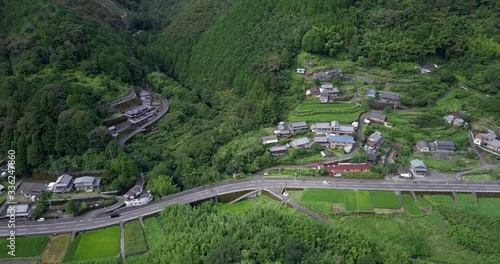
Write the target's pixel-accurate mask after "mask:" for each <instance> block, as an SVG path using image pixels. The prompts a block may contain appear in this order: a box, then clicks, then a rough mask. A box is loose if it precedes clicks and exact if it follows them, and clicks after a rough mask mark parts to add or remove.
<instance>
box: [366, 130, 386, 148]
mask: <svg viewBox="0 0 500 264" xmlns="http://www.w3.org/2000/svg"><path fill="white" fill-rule="evenodd" d="M383 143H384V138H383V137H382V133H380V132H378V131H375V132H373V133H372V134H371V135H370V136H369V137H368V138H367V139H366V144H365V147H367V148H370V149H378V147H380V145H382V144H383Z"/></svg>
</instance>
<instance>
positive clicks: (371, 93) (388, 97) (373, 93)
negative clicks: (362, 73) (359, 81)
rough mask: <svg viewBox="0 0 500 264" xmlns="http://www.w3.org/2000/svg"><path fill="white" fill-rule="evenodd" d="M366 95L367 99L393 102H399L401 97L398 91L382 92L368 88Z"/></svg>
mask: <svg viewBox="0 0 500 264" xmlns="http://www.w3.org/2000/svg"><path fill="white" fill-rule="evenodd" d="M365 97H366V98H367V99H379V100H380V101H383V102H387V103H393V104H398V103H399V99H400V96H399V94H397V93H389V92H382V91H377V90H375V89H370V90H368V92H366V94H365Z"/></svg>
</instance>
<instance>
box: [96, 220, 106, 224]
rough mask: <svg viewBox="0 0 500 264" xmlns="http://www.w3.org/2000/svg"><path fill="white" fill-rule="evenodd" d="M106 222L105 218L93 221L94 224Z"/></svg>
mask: <svg viewBox="0 0 500 264" xmlns="http://www.w3.org/2000/svg"><path fill="white" fill-rule="evenodd" d="M104 222H106V220H99V221H95V223H96V224H99V223H104Z"/></svg>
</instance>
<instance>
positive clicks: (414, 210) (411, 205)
mask: <svg viewBox="0 0 500 264" xmlns="http://www.w3.org/2000/svg"><path fill="white" fill-rule="evenodd" d="M403 200H404V201H405V204H406V210H407V211H408V214H409V215H410V216H421V215H423V213H422V210H420V206H419V205H418V204H417V203H416V202H415V200H413V197H411V195H409V194H403Z"/></svg>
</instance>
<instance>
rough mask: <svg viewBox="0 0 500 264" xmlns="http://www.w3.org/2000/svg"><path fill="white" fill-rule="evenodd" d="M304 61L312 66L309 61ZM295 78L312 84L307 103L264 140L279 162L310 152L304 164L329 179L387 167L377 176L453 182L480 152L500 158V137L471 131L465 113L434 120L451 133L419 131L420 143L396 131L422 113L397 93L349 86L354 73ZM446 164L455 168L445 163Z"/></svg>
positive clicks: (423, 70)
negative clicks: (294, 152) (293, 153)
mask: <svg viewBox="0 0 500 264" xmlns="http://www.w3.org/2000/svg"><path fill="white" fill-rule="evenodd" d="M306 64H312V63H311V61H310V60H308V62H307V63H306ZM438 68H439V67H438V66H437V65H436V64H426V65H423V66H421V67H416V71H418V73H419V74H420V75H421V76H424V77H425V76H429V75H430V74H431V73H432V72H433V71H435V70H437V69H438ZM296 74H297V75H299V76H303V78H304V80H305V83H306V85H307V83H310V85H311V86H310V87H308V88H306V91H305V97H306V98H305V101H304V102H303V103H302V104H300V105H299V106H298V107H297V109H296V110H295V111H294V112H292V116H291V118H289V120H290V121H289V122H280V123H279V124H277V126H276V127H275V128H274V130H273V135H268V136H264V137H261V139H260V141H261V144H262V145H264V146H265V148H266V149H267V150H268V151H269V152H270V154H271V155H272V156H273V157H275V158H276V159H277V162H278V164H279V160H280V159H282V158H283V157H286V155H288V154H289V152H290V151H291V150H295V149H305V150H307V151H308V152H309V153H311V154H309V155H311V157H312V156H314V157H317V158H316V159H314V158H311V159H302V160H307V161H309V162H308V163H307V166H304V167H308V168H310V169H313V170H318V171H319V170H321V169H324V170H326V173H327V174H328V175H330V176H335V177H341V176H343V174H345V175H349V177H353V176H354V175H353V174H359V175H360V176H354V177H363V176H361V175H362V174H366V175H368V174H367V173H368V172H370V171H373V169H374V168H379V169H377V170H376V171H378V172H380V171H382V170H380V168H385V170H383V172H382V173H379V174H381V175H380V176H379V177H382V178H383V177H386V178H387V177H389V178H392V179H401V180H404V179H426V180H429V179H430V180H448V179H451V178H452V177H454V174H451V173H450V172H459V171H465V170H468V169H475V168H479V167H480V166H481V165H484V164H483V158H481V157H479V153H478V154H476V152H477V151H481V153H482V154H480V155H488V154H492V156H491V157H493V159H495V157H498V156H500V141H499V140H500V135H497V134H495V133H493V132H491V131H489V132H488V131H487V132H484V131H475V130H473V129H472V127H471V126H470V124H469V123H468V122H467V121H466V120H470V117H469V116H468V114H467V113H466V112H465V111H463V110H459V111H457V112H448V113H444V115H443V116H442V117H441V120H442V121H439V120H437V121H436V122H437V124H438V125H437V127H436V130H446V131H449V132H448V133H447V134H448V135H446V134H443V135H440V133H432V132H431V131H429V130H430V129H431V128H429V129H423V128H420V127H418V126H417V127H415V129H417V130H422V131H425V132H424V133H425V134H427V135H428V136H425V137H422V138H421V136H423V135H422V134H424V133H422V134H420V133H419V134H418V138H416V137H413V136H410V137H412V138H414V139H412V140H409V141H408V140H406V139H404V138H397V137H395V136H394V134H398V133H401V132H402V130H404V129H407V128H408V127H409V126H410V124H409V123H408V121H407V120H404V119H406V118H408V119H409V120H412V121H413V120H414V119H415V118H416V117H417V116H420V115H421V113H419V111H418V110H413V109H411V108H408V107H405V106H404V105H403V104H402V102H401V101H402V99H404V98H403V97H402V96H401V95H400V94H399V93H396V92H393V91H387V90H385V89H383V86H382V85H375V84H373V85H370V84H367V83H365V87H366V88H364V87H363V88H361V89H359V88H358V89H353V88H350V86H352V84H351V83H353V80H355V79H356V76H352V75H348V74H345V73H344V72H343V71H342V69H340V68H333V69H326V70H325V69H322V70H321V69H320V70H314V71H312V72H309V69H306V68H297V70H296ZM378 83H381V82H380V81H379V82H378ZM346 84H347V85H346ZM304 86H305V85H304ZM354 86H356V84H354ZM342 87H346V89H345V90H344V89H343V88H342ZM361 105H365V107H361ZM351 109H353V110H351ZM350 111H352V113H350ZM405 126H406V128H405ZM367 131H368V132H367ZM405 132H406V131H405ZM433 134H435V135H433ZM450 134H452V135H453V136H451V137H450V136H449V135H450ZM469 134H470V135H469ZM385 135H388V136H389V138H390V140H386V138H385ZM470 138H472V139H473V141H472V140H469V139H470ZM450 139H452V140H450ZM456 144H458V145H459V147H457V146H456ZM476 148H477V149H476ZM313 152H318V153H319V154H320V156H318V155H317V154H316V153H313ZM361 153H363V154H361ZM359 157H361V158H359ZM315 160H317V162H316V163H314V161H315ZM352 160H355V161H356V162H353V161H352ZM450 160H454V161H453V162H452V161H450ZM478 160H479V161H478ZM302 163H304V164H305V162H301V164H302ZM427 163H428V164H427ZM446 163H448V164H454V165H443V164H446ZM311 164H314V165H312V166H310V165H311ZM450 166H455V168H449V167H450ZM280 171H281V170H280ZM368 177H370V176H368Z"/></svg>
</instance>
